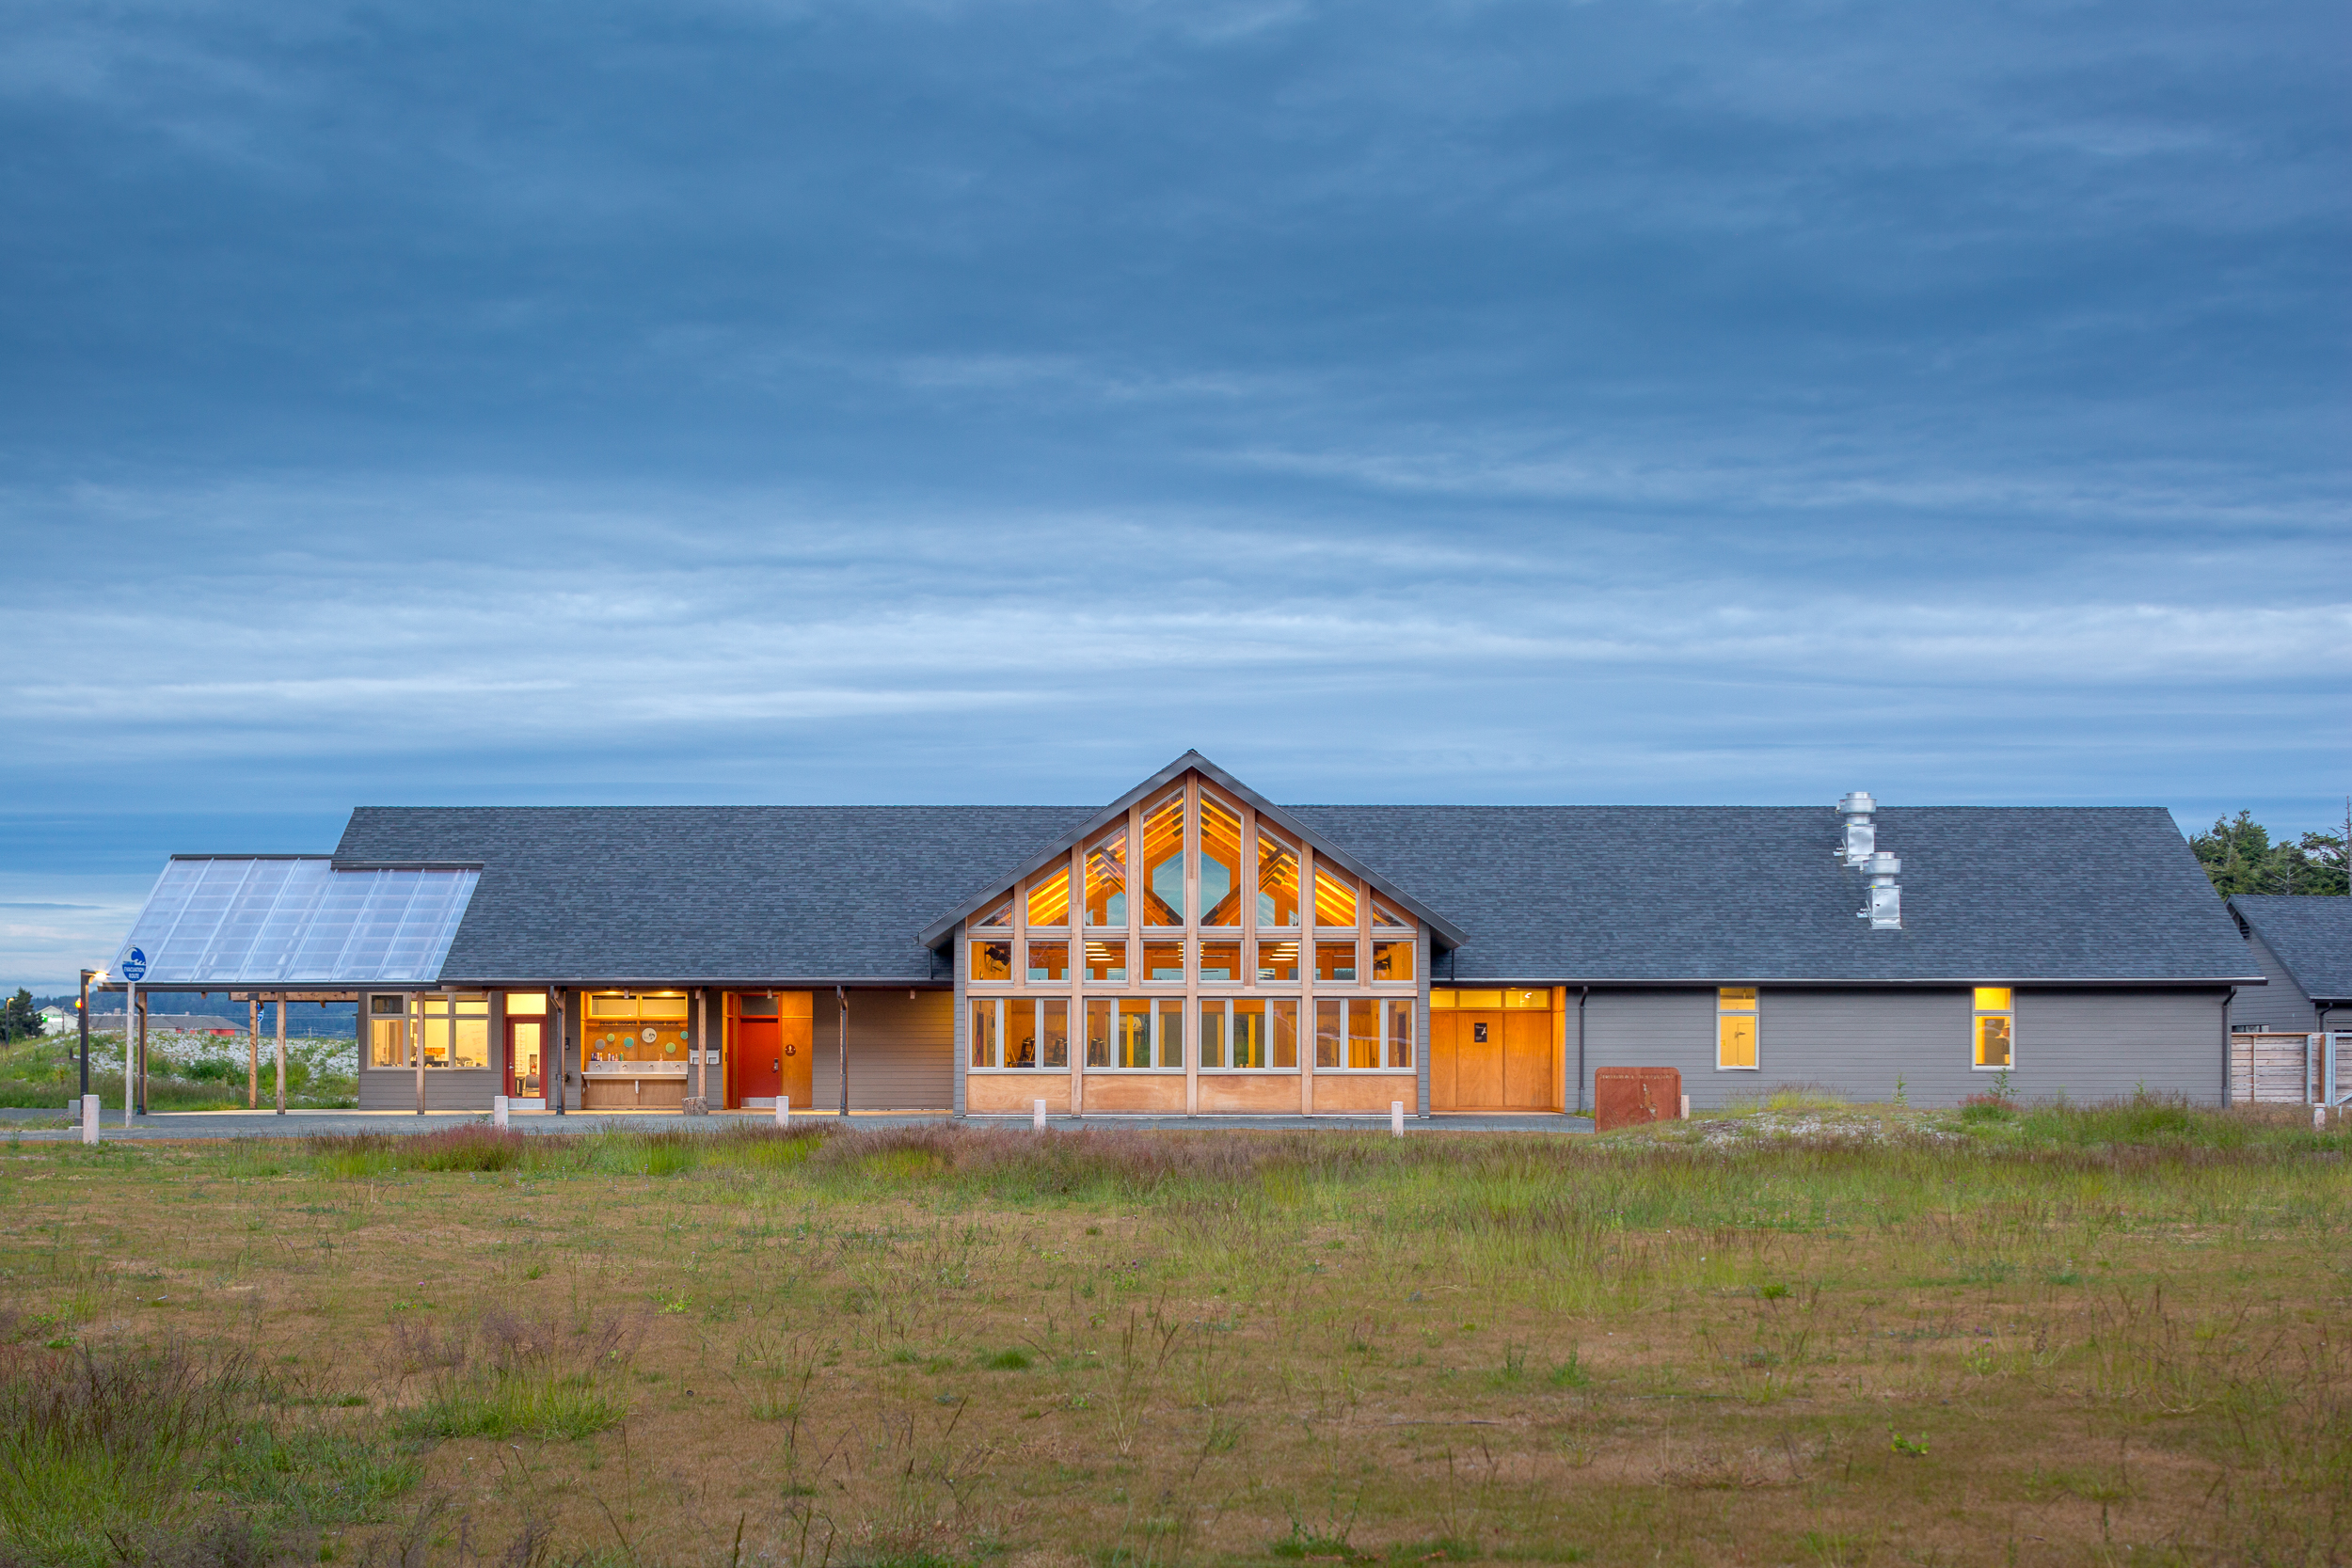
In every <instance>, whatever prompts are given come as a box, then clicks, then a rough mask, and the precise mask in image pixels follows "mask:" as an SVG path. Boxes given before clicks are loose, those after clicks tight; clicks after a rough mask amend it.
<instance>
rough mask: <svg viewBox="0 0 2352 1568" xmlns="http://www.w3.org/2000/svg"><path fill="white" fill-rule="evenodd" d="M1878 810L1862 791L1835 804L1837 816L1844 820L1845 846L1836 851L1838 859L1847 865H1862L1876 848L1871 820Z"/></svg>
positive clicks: (1876, 839)
mask: <svg viewBox="0 0 2352 1568" xmlns="http://www.w3.org/2000/svg"><path fill="white" fill-rule="evenodd" d="M1878 809H1879V806H1878V802H1877V801H1876V800H1871V799H1870V794H1869V791H1867V790H1863V789H1856V790H1851V791H1850V792H1848V794H1847V796H1846V798H1845V799H1844V800H1840V801H1838V802H1837V815H1838V816H1842V817H1844V818H1845V819H1846V845H1845V847H1844V848H1842V849H1840V850H1839V851H1838V858H1840V859H1841V860H1843V861H1844V862H1845V863H1847V864H1848V865H1860V864H1862V863H1864V862H1865V861H1867V860H1868V859H1869V858H1870V855H1871V853H1872V851H1874V850H1876V849H1877V848H1878V828H1877V827H1876V825H1875V824H1874V823H1873V822H1872V820H1871V817H1872V815H1873V814H1874V813H1876V812H1877V810H1878Z"/></svg>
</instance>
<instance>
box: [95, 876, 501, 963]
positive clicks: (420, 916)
mask: <svg viewBox="0 0 2352 1568" xmlns="http://www.w3.org/2000/svg"><path fill="white" fill-rule="evenodd" d="M481 876H482V871H481V868H480V867H479V866H477V865H458V864H442V865H405V866H394V865H385V866H361V867H342V868H339V867H337V866H336V865H335V864H334V863H333V862H332V861H330V860H328V859H327V858H326V856H323V855H319V856H312V855H175V856H173V857H172V860H171V863H170V864H168V865H167V866H166V867H165V868H164V874H163V875H162V876H161V877H160V878H158V879H156V882H155V887H154V891H153V892H151V893H150V894H149V895H147V905H146V907H145V908H144V909H142V910H141V911H139V916H138V919H137V920H136V921H135V922H134V923H133V924H132V927H131V934H130V937H129V938H128V939H127V940H126V941H125V942H123V944H122V948H121V951H120V952H119V953H118V954H116V956H115V963H114V970H115V972H116V973H117V974H119V973H120V972H121V965H122V960H123V958H125V957H127V956H128V955H129V954H130V952H131V950H132V949H133V948H137V949H139V950H140V951H141V952H142V953H144V954H145V955H146V958H147V976H146V978H145V979H144V980H143V981H141V982H140V983H141V984H142V985H145V986H148V987H150V988H153V987H183V988H191V989H192V988H197V987H203V988H207V989H212V990H221V989H226V988H228V987H231V986H266V987H278V986H310V985H332V986H338V987H346V986H355V985H371V984H373V985H431V984H433V983H434V982H436V981H437V980H438V979H439V978H440V974H441V964H442V962H443V960H445V959H446V958H448V957H449V945H450V942H451V941H452V939H453V938H454V937H455V936H456V935H457V927H458V923H459V922H460V921H462V920H463V919H464V918H465V915H466V907H467V905H468V903H469V901H470V900H471V899H472V897H473V891H474V885H475V883H476V882H478V881H479V880H480V879H481Z"/></svg>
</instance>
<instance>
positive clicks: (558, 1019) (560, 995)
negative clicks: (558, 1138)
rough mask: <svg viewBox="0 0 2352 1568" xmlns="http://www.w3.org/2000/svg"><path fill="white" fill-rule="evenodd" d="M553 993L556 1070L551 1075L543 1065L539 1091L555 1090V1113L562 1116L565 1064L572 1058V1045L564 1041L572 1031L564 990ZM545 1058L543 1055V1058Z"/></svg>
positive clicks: (540, 1072) (540, 1071)
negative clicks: (565, 1020)
mask: <svg viewBox="0 0 2352 1568" xmlns="http://www.w3.org/2000/svg"><path fill="white" fill-rule="evenodd" d="M553 994H554V996H555V1071H554V1073H553V1074H552V1075H550V1074H549V1073H548V1070H547V1069H546V1068H545V1067H544V1066H543V1067H541V1069H539V1092H540V1093H541V1094H545V1093H547V1092H548V1089H550V1088H552V1089H553V1090H554V1091H555V1114H556V1115H557V1116H559V1117H560V1116H562V1115H563V1114H564V1063H565V1062H566V1061H568V1060H570V1053H571V1047H570V1046H569V1045H567V1044H566V1043H564V1042H565V1037H566V1036H567V1035H568V1034H569V1033H570V1031H569V1030H568V1029H567V1028H566V1027H565V1026H564V1016H565V1011H566V1009H565V1008H564V992H563V991H561V990H557V991H555V992H554V993H553ZM544 1059H545V1058H544V1056H543V1057H542V1060H543V1061H544Z"/></svg>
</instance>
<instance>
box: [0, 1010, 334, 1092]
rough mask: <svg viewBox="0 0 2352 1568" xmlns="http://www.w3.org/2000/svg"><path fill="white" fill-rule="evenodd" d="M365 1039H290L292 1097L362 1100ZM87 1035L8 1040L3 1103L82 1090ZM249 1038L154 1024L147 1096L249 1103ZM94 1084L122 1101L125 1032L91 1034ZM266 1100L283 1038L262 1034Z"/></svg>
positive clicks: (1, 1063) (1, 1077)
mask: <svg viewBox="0 0 2352 1568" xmlns="http://www.w3.org/2000/svg"><path fill="white" fill-rule="evenodd" d="M357 1049H358V1048H357V1047H356V1046H355V1045H354V1043H353V1042H352V1041H351V1040H349V1039H315V1038H308V1037H297V1038H294V1039H290V1040H288V1041H287V1042H286V1103H287V1104H288V1105H291V1106H300V1107H301V1108H303V1109H305V1110H330V1109H336V1108H340V1107H343V1106H350V1105H356V1104H358V1102H359V1100H358V1096H359V1084H358V1057H357V1054H356V1052H357ZM81 1060H82V1058H81V1042H80V1040H79V1039H78V1038H77V1037H75V1036H72V1035H70V1034H69V1035H44V1036H42V1037H40V1038H39V1039H28V1040H18V1041H15V1042H13V1043H10V1044H7V1045H0V1105H8V1106H49V1105H54V1106H56V1107H57V1109H58V1111H59V1112H60V1113H63V1112H64V1111H65V1110H66V1108H67V1107H68V1105H69V1104H70V1102H71V1101H72V1098H73V1097H74V1096H75V1095H76V1094H78V1093H80V1092H81V1087H82V1069H81ZM247 1065H248V1064H247V1058H246V1037H244V1036H242V1035H240V1036H238V1037H235V1038H233V1039H223V1038H220V1037H215V1036H209V1035H185V1034H181V1033H179V1032H177V1031H167V1030H163V1029H158V1028H154V1027H152V1026H151V1027H150V1028H149V1031H148V1039H147V1103H148V1107H149V1109H151V1110H155V1111H222V1110H232V1109H236V1108H238V1107H241V1106H243V1105H244V1104H245V1103H246V1069H247ZM90 1092H91V1093H92V1094H95V1095H97V1096H99V1097H100V1100H101V1102H102V1103H103V1104H104V1105H105V1106H106V1107H107V1108H109V1109H112V1110H117V1111H119V1110H120V1109H122V1036H121V1035H120V1034H119V1033H115V1034H103V1033H102V1034H95V1035H92V1036H91V1037H90ZM261 1098H262V1104H264V1105H274V1104H276V1103H277V1102H278V1041H277V1038H276V1037H274V1036H268V1037H263V1038H262V1096H261Z"/></svg>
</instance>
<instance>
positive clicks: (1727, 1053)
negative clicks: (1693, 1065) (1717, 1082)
mask: <svg viewBox="0 0 2352 1568" xmlns="http://www.w3.org/2000/svg"><path fill="white" fill-rule="evenodd" d="M1758 1022H1759V1009H1758V1006H1757V1000H1756V988H1755V987H1754V986H1724V988H1722V989H1721V990H1717V991H1716V992H1715V1070H1716V1071H1718V1072H1753V1071H1755V1070H1756V1067H1757V1065H1758V1064H1759V1063H1760V1062H1761V1060H1762V1052H1761V1050H1760V1048H1759V1046H1758V1044H1757V1040H1756V1036H1757V1033H1758V1031H1757V1027H1756V1025H1757V1023H1758Z"/></svg>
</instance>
